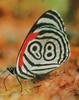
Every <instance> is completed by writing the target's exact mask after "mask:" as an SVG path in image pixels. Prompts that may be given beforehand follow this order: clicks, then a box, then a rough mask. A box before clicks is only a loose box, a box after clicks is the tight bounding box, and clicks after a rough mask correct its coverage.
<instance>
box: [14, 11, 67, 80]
mask: <svg viewBox="0 0 79 100" xmlns="http://www.w3.org/2000/svg"><path fill="white" fill-rule="evenodd" d="M68 57H69V43H68V40H67V36H66V34H65V33H64V23H63V20H62V18H61V17H60V15H59V14H58V13H57V12H56V11H53V10H48V11H46V12H45V13H44V14H43V15H41V16H40V17H39V18H38V20H37V21H36V22H35V24H34V25H33V27H32V28H31V30H30V31H29V33H28V35H27V37H26V38H25V40H24V42H23V45H22V47H21V49H20V52H19V55H18V59H17V64H16V72H17V74H18V75H19V76H20V77H22V78H26V79H30V78H34V77H35V75H42V74H46V73H48V72H50V71H52V70H54V69H56V68H57V67H59V66H60V65H61V64H62V63H63V62H65V61H66V59H67V58H68Z"/></svg>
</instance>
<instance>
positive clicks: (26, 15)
mask: <svg viewBox="0 0 79 100" xmlns="http://www.w3.org/2000/svg"><path fill="white" fill-rule="evenodd" d="M48 9H55V10H57V11H58V12H59V13H60V14H61V16H62V17H63V19H64V23H65V26H66V30H67V35H68V38H69V41H70V45H71V47H73V48H75V47H77V48H78V46H79V34H78V33H79V0H0V67H7V66H10V65H14V64H15V63H16V58H17V55H18V51H19V49H20V46H21V44H22V42H23V40H24V39H25V37H26V35H27V34H28V31H29V30H30V28H31V27H32V25H33V24H34V22H35V21H36V19H37V18H38V17H39V16H40V15H41V14H42V13H43V12H44V11H46V10H48ZM78 50H79V49H78Z"/></svg>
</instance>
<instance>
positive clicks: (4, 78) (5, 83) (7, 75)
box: [3, 74, 10, 91]
mask: <svg viewBox="0 0 79 100" xmlns="http://www.w3.org/2000/svg"><path fill="white" fill-rule="evenodd" d="M9 75H10V74H8V75H7V76H6V77H5V78H4V81H3V83H4V87H5V90H6V91H7V87H6V79H7V78H8V77H9Z"/></svg>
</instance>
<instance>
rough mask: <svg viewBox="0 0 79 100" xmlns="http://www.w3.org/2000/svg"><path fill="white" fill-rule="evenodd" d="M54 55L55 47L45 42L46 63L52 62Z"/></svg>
mask: <svg viewBox="0 0 79 100" xmlns="http://www.w3.org/2000/svg"><path fill="white" fill-rule="evenodd" d="M55 54H56V53H55V45H54V44H53V43H52V42H47V43H46V45H45V47H44V59H45V60H46V61H50V60H53V59H54V57H55Z"/></svg>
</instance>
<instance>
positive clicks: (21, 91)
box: [16, 75, 22, 92]
mask: <svg viewBox="0 0 79 100" xmlns="http://www.w3.org/2000/svg"><path fill="white" fill-rule="evenodd" d="M16 79H17V81H18V82H19V84H20V87H21V92H22V84H21V82H20V80H19V78H18V76H17V75H16Z"/></svg>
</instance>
